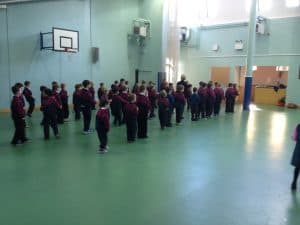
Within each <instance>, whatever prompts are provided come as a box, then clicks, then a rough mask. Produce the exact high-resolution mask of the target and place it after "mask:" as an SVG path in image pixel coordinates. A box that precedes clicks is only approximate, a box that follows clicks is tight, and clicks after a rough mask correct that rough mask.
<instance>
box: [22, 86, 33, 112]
mask: <svg viewBox="0 0 300 225" xmlns="http://www.w3.org/2000/svg"><path fill="white" fill-rule="evenodd" d="M24 86H25V88H24V91H23V95H24V96H25V99H26V101H27V102H28V104H29V108H28V111H27V116H28V117H31V116H32V112H33V110H34V106H35V99H34V97H33V96H32V91H31V90H30V81H25V82H24Z"/></svg>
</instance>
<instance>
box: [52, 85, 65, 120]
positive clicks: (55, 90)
mask: <svg viewBox="0 0 300 225" xmlns="http://www.w3.org/2000/svg"><path fill="white" fill-rule="evenodd" d="M52 95H53V96H54V98H55V99H56V101H57V102H58V104H59V108H58V110H57V114H56V115H57V122H58V124H63V123H64V116H63V111H62V102H61V98H60V94H59V84H58V83H57V82H56V81H53V82H52Z"/></svg>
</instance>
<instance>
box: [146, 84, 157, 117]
mask: <svg viewBox="0 0 300 225" xmlns="http://www.w3.org/2000/svg"><path fill="white" fill-rule="evenodd" d="M148 96H149V101H150V103H151V112H150V118H154V117H155V113H154V110H155V108H157V106H156V100H157V94H156V89H155V86H154V85H153V84H152V82H151V83H150V85H149V89H148Z"/></svg>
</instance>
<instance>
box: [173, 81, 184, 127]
mask: <svg viewBox="0 0 300 225" xmlns="http://www.w3.org/2000/svg"><path fill="white" fill-rule="evenodd" d="M183 91H184V86H183V85H181V84H180V85H177V91H176V92H175V93H174V100H175V109H176V124H177V125H180V124H181V120H182V118H183V117H182V116H183V112H184V106H185V102H186V100H185V97H184V94H183Z"/></svg>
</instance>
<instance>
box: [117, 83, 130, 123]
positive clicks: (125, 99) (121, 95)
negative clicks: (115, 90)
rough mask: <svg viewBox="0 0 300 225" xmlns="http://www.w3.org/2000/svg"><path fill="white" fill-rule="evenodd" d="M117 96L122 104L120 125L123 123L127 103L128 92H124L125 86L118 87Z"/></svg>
mask: <svg viewBox="0 0 300 225" xmlns="http://www.w3.org/2000/svg"><path fill="white" fill-rule="evenodd" d="M119 95H120V97H121V98H122V99H123V101H122V102H123V104H122V112H123V119H122V123H125V113H124V108H125V105H126V103H127V102H128V92H127V90H126V87H125V86H119Z"/></svg>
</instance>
